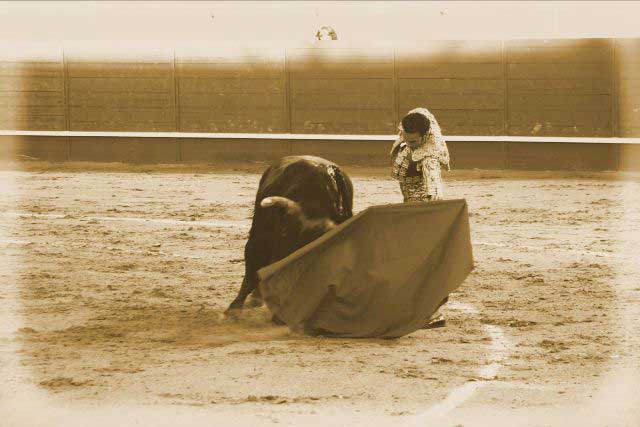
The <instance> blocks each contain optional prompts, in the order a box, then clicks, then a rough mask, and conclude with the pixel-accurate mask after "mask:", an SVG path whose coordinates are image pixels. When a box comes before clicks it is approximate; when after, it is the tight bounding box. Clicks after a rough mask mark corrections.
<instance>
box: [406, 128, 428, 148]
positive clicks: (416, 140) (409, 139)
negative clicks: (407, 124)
mask: <svg viewBox="0 0 640 427" xmlns="http://www.w3.org/2000/svg"><path fill="white" fill-rule="evenodd" d="M403 140H404V142H406V143H407V145H408V146H409V148H410V149H412V150H415V149H417V148H420V146H421V145H422V144H424V135H420V133H419V132H404V137H403Z"/></svg>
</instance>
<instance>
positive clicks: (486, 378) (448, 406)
mask: <svg viewBox="0 0 640 427" xmlns="http://www.w3.org/2000/svg"><path fill="white" fill-rule="evenodd" d="M447 305H448V306H449V307H450V308H452V309H457V310H460V311H463V312H465V313H467V314H469V315H471V316H472V317H478V315H479V312H478V310H477V309H476V308H475V307H474V306H472V305H470V304H465V303H456V302H451V303H449V304H447ZM482 329H483V330H484V332H485V333H486V334H487V335H489V337H490V338H491V353H490V355H489V362H490V363H489V364H488V365H486V366H483V367H482V368H481V369H480V371H479V372H478V379H476V380H475V381H470V382H467V383H465V384H463V385H462V386H460V387H458V388H455V389H454V390H453V391H451V393H449V394H448V395H447V397H446V398H445V399H444V400H443V401H441V402H439V403H436V404H435V405H433V406H432V407H430V408H429V409H427V410H426V411H425V412H423V413H421V414H418V415H416V416H415V417H413V418H412V419H411V423H410V424H411V425H421V426H424V425H430V424H429V423H430V422H434V421H436V420H438V419H442V418H443V417H445V416H446V415H447V414H449V412H451V411H452V410H454V409H455V408H457V407H458V406H460V405H462V404H463V403H464V402H465V401H467V400H468V399H469V398H470V397H471V396H473V394H474V393H475V392H476V391H478V389H480V388H481V387H484V386H485V385H487V384H491V383H493V382H495V377H496V375H497V373H498V371H499V370H500V368H501V367H502V361H503V360H504V359H506V358H507V356H508V355H509V347H510V344H509V342H508V340H507V339H506V338H505V336H504V334H503V333H502V328H500V327H499V326H496V325H484V324H483V325H482Z"/></svg>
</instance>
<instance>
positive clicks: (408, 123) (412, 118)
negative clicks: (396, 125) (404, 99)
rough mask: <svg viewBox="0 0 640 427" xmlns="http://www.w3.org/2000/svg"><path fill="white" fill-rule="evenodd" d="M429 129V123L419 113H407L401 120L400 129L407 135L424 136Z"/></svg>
mask: <svg viewBox="0 0 640 427" xmlns="http://www.w3.org/2000/svg"><path fill="white" fill-rule="evenodd" d="M430 128H431V121H430V120H429V119H428V118H427V117H425V116H424V115H423V114H420V113H409V114H407V115H406V116H404V118H403V119H402V129H403V130H404V131H405V132H407V133H419V134H420V135H421V136H424V135H426V134H427V132H429V129H430Z"/></svg>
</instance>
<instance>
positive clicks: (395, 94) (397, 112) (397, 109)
mask: <svg viewBox="0 0 640 427" xmlns="http://www.w3.org/2000/svg"><path fill="white" fill-rule="evenodd" d="M399 93H400V85H399V83H398V53H397V49H393V112H394V114H395V118H394V120H395V121H394V129H397V128H398V126H400V95H399Z"/></svg>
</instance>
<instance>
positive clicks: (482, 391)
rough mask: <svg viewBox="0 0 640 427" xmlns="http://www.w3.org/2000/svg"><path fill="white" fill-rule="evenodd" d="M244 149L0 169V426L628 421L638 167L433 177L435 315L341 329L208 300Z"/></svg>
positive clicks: (637, 374)
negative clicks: (466, 264)
mask: <svg viewBox="0 0 640 427" xmlns="http://www.w3.org/2000/svg"><path fill="white" fill-rule="evenodd" d="M265 166H266V165H264V164H260V163H252V164H250V165H227V166H224V167H220V166H218V167H213V166H204V165H203V166H166V167H162V166H158V167H146V166H124V165H116V164H113V165H99V164H45V163H23V164H18V165H5V166H4V168H3V170H1V171H0V186H1V187H2V194H3V197H2V198H1V199H0V224H1V225H0V230H1V231H0V250H1V252H0V253H2V260H3V261H2V265H1V266H0V283H1V285H2V286H1V288H0V306H1V308H0V310H1V313H0V321H1V322H0V323H1V324H2V325H1V327H0V339H1V341H0V343H1V347H0V348H1V352H0V365H1V366H2V367H1V368H0V372H1V373H2V377H3V384H4V387H3V390H2V391H0V393H2V394H1V395H0V399H1V400H0V406H2V408H3V411H2V413H3V414H2V418H3V419H2V420H0V425H3V426H5V425H6V426H34V425H42V426H45V425H46V426H51V425H56V426H57V425H65V426H69V425H79V426H80V425H100V426H101V425H110V426H111V425H153V426H158V425H176V424H177V423H181V425H247V426H249V425H271V424H278V425H296V426H298V425H318V426H320V425H422V426H426V425H447V426H449V425H450V426H474V425H490V426H496V425H505V426H506V425H527V426H528V425H531V426H538V425H540V426H543V425H544V426H546V425H563V426H568V425H580V426H585V425H594V426H595V425H598V426H601V425H612V426H635V427H637V426H639V425H640V409H638V408H640V399H639V398H638V393H637V391H634V390H637V388H638V386H637V384H638V382H639V379H640V280H639V279H638V277H640V276H639V275H640V263H638V259H640V255H638V247H639V246H640V176H638V175H620V174H615V173H598V174H593V173H592V174H587V173H561V172H505V171H454V172H450V173H448V174H447V175H446V176H445V180H446V183H447V198H464V199H466V200H467V202H468V205H469V212H470V223H471V232H472V241H473V250H474V258H475V262H476V268H475V270H474V271H473V272H472V273H471V275H470V276H469V277H468V279H467V280H466V282H465V283H464V284H463V285H462V287H461V288H459V289H458V290H457V291H456V292H455V293H453V294H452V295H451V297H450V302H449V303H448V304H447V305H446V306H445V309H444V314H445V316H446V318H447V325H446V327H444V328H440V329H435V330H422V331H419V332H415V333H413V334H411V335H408V336H405V337H402V338H400V339H395V340H376V339H360V340H348V339H330V338H323V337H307V336H301V335H296V334H293V333H291V332H290V331H289V330H288V329H287V328H286V327H283V326H274V325H272V324H271V323H270V321H269V314H268V312H267V311H266V309H264V308H262V309H254V310H247V311H245V314H244V317H243V318H242V319H240V320H237V321H233V320H227V319H224V318H223V316H222V312H223V310H224V309H225V308H226V306H227V305H228V303H229V302H230V301H231V300H232V299H233V297H234V296H235V293H236V292H237V290H238V287H239V285H240V282H241V280H242V276H243V268H244V265H243V247H244V244H245V241H246V238H247V233H248V229H249V225H250V221H251V215H252V203H253V199H254V196H255V191H256V189H257V184H258V180H259V177H260V173H261V171H262V170H263V169H264V168H265ZM347 170H348V171H349V172H350V174H351V176H352V179H353V182H354V187H355V209H354V210H355V212H359V211H361V210H362V209H364V208H366V207H367V206H370V205H376V204H385V203H396V202H400V201H401V196H400V193H399V190H398V188H397V184H396V183H395V182H393V181H391V179H389V178H388V177H387V175H386V174H387V170H386V169H365V168H361V167H360V168H359V167H352V168H347Z"/></svg>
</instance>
